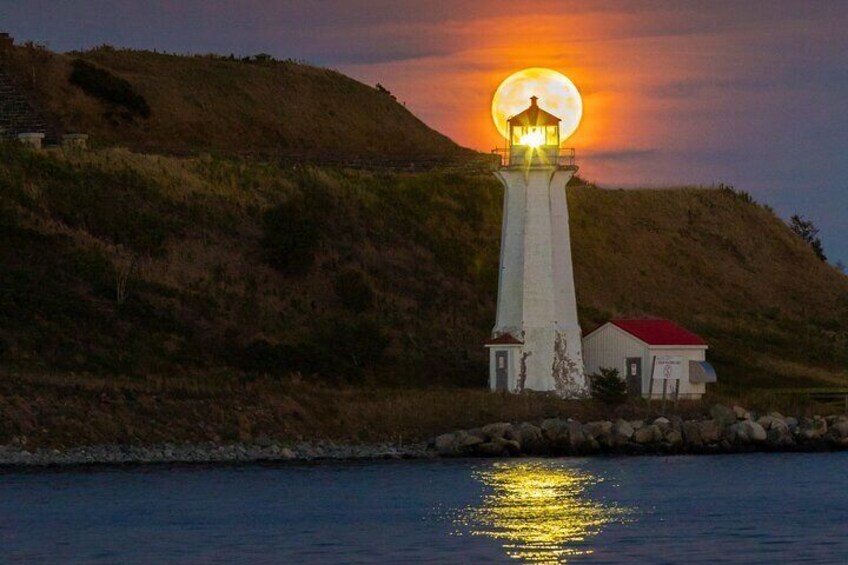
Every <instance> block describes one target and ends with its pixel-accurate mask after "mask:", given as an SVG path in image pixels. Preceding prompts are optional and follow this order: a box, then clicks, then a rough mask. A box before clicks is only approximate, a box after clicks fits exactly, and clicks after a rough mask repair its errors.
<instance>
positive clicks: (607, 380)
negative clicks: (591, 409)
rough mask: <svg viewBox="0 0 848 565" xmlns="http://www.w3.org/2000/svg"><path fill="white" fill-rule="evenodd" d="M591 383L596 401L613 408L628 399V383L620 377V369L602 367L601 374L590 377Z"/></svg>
mask: <svg viewBox="0 0 848 565" xmlns="http://www.w3.org/2000/svg"><path fill="white" fill-rule="evenodd" d="M589 382H590V383H591V388H592V398H594V399H595V400H599V401H601V402H603V403H604V404H607V405H610V406H612V405H615V404H621V403H622V402H624V401H625V400H626V399H627V383H625V382H624V380H623V379H622V378H621V377H619V375H618V369H611V368H608V367H601V368H600V372H599V373H594V374H592V375H589Z"/></svg>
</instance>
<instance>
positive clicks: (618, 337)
mask: <svg viewBox="0 0 848 565" xmlns="http://www.w3.org/2000/svg"><path fill="white" fill-rule="evenodd" d="M628 357H639V358H641V359H642V374H643V375H644V374H645V372H647V371H649V370H650V367H651V365H650V361H649V362H648V366H647V367H646V366H645V358H647V357H648V348H647V347H646V346H645V345H644V344H643V343H642V342H640V341H639V340H637V339H634V338H633V337H632V336H631V335H630V334H628V333H626V332H623V331H621V330H620V329H618V328H617V327H615V326H613V325H612V324H606V325H604V326H603V327H601V328H600V329H599V330H598V331H596V332H594V333H592V334H591V335H589V336H587V337H586V339H584V340H583V360H584V361H585V363H586V373H587V374H592V373H597V372H599V371H600V369H601V367H611V368H615V369H618V374H619V375H621V377H622V378H624V377H625V376H626V375H627V367H626V363H627V361H626V360H627V358H628ZM647 390H648V389H647V385H644V386H643V392H647Z"/></svg>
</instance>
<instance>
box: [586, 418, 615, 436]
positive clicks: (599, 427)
mask: <svg viewBox="0 0 848 565" xmlns="http://www.w3.org/2000/svg"><path fill="white" fill-rule="evenodd" d="M605 433H606V434H611V433H612V422H608V421H599V422H589V423H588V424H584V425H583V435H585V436H586V437H587V438H588V437H592V438H595V439H598V438H599V437H600V436H601V435H603V434H605Z"/></svg>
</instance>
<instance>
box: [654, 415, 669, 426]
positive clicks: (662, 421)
mask: <svg viewBox="0 0 848 565" xmlns="http://www.w3.org/2000/svg"><path fill="white" fill-rule="evenodd" d="M654 425H657V426H670V425H671V420H669V419H668V418H666V417H664V416H660V417H659V418H657V419H655V420H654Z"/></svg>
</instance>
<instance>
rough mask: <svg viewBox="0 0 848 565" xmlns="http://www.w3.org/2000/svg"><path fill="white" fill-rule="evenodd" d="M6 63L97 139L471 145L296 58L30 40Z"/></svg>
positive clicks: (214, 148) (348, 155) (355, 153)
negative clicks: (74, 48)
mask: <svg viewBox="0 0 848 565" xmlns="http://www.w3.org/2000/svg"><path fill="white" fill-rule="evenodd" d="M5 64H6V66H7V69H8V71H9V73H10V74H11V75H12V76H14V77H16V78H17V79H18V80H17V82H18V83H19V84H20V85H22V86H23V87H25V88H26V89H27V90H28V92H29V93H30V94H31V96H32V97H33V99H34V100H36V101H37V102H38V104H39V106H40V107H41V108H42V109H43V110H44V113H45V114H46V115H47V116H48V117H49V118H50V121H51V122H53V123H55V124H57V125H58V126H59V128H60V129H63V130H65V131H69V132H84V133H88V134H90V135H91V136H92V138H93V140H94V141H95V142H96V143H100V144H106V145H121V146H124V147H129V148H132V149H133V150H137V151H146V152H153V153H175V154H198V153H201V152H211V153H218V154H230V155H231V154H234V153H239V154H252V155H287V156H298V157H301V156H305V157H310V158H313V159H319V160H327V159H333V158H339V157H341V158H344V159H352V158H373V159H378V158H389V159H391V158H399V157H410V156H415V157H421V156H425V157H429V158H434V157H443V158H448V157H452V156H456V155H458V154H465V155H467V154H468V153H470V152H469V151H467V150H464V149H461V148H460V147H458V146H457V145H456V144H455V143H454V142H453V141H451V140H450V139H448V138H447V137H445V136H444V135H442V134H440V133H438V132H436V131H434V130H432V129H430V128H429V127H427V126H426V125H425V124H424V123H423V122H421V121H420V120H419V119H418V118H416V117H415V116H414V115H413V114H412V113H411V112H409V111H408V110H407V109H406V108H405V107H404V106H402V105H401V104H399V103H398V102H397V101H396V100H395V99H394V97H393V96H392V95H391V94H390V93H389V92H388V91H385V90H380V89H377V88H372V87H370V86H366V85H364V84H362V83H359V82H357V81H355V80H353V79H351V78H349V77H347V76H345V75H342V74H341V73H338V72H336V71H332V70H328V69H322V68H317V67H313V66H310V65H306V64H301V63H297V62H294V61H274V60H272V59H270V58H262V57H260V58H259V59H256V58H251V59H250V60H236V59H230V58H225V57H219V56H212V55H210V56H177V55H166V54H160V53H153V52H150V51H133V50H117V49H113V48H110V47H100V48H98V49H94V50H92V51H86V52H81V53H69V54H58V53H52V52H50V51H47V50H45V49H42V48H39V47H37V46H32V45H29V46H22V47H16V48H14V49H13V50H12V51H11V52H10V53H9V54H8V55H7V56H6V57H5Z"/></svg>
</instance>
